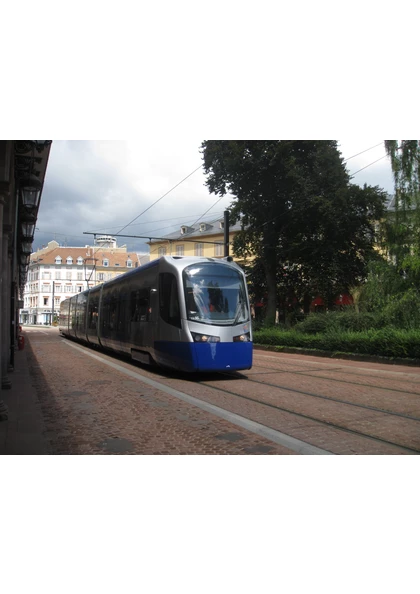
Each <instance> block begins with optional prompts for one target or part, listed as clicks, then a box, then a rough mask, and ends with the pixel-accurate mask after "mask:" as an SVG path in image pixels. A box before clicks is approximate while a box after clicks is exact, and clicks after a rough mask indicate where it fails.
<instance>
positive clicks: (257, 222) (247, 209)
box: [201, 140, 385, 324]
mask: <svg viewBox="0 0 420 594" xmlns="http://www.w3.org/2000/svg"><path fill="white" fill-rule="evenodd" d="M201 148H202V154H203V161H204V170H205V173H206V174H207V175H208V177H207V181H206V185H207V187H208V188H209V190H210V192H211V193H214V194H217V195H220V196H223V195H225V194H226V193H228V192H229V193H231V194H232V196H233V198H234V200H233V202H232V204H231V207H230V212H231V216H232V220H237V219H239V218H241V222H242V232H241V233H239V234H238V235H237V237H236V238H235V242H234V252H235V254H237V255H238V256H240V257H246V256H250V255H254V256H255V258H256V265H257V264H258V265H259V266H262V267H263V270H264V274H265V288H266V291H267V296H268V300H267V310H266V319H267V322H268V323H269V324H272V323H274V320H275V311H276V300H277V287H278V285H279V282H280V283H281V282H283V285H284V287H283V288H284V290H288V291H290V289H294V290H295V291H296V290H298V291H300V292H301V293H302V294H304V293H306V294H307V293H308V292H309V291H313V290H317V291H319V292H322V293H323V294H324V295H325V296H327V297H330V296H331V295H332V294H333V292H334V291H335V290H336V289H337V287H339V289H338V290H342V288H343V285H349V284H352V285H353V284H355V281H356V279H358V278H359V277H362V276H363V274H364V269H365V265H366V258H367V253H368V252H369V251H370V250H371V249H372V241H373V223H374V219H375V218H377V217H379V216H381V213H382V211H383V203H384V199H385V193H384V192H381V191H380V190H379V189H378V188H370V187H369V188H368V187H365V188H363V189H362V188H358V186H352V185H350V183H349V175H348V173H347V171H346V168H345V166H344V164H343V160H342V158H341V155H340V153H339V151H338V149H337V142H336V141H334V140H209V141H204V142H203V143H202V146H201ZM288 282H293V284H294V286H293V287H291V286H290V284H289V285H288Z"/></svg>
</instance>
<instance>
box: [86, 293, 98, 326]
mask: <svg viewBox="0 0 420 594" xmlns="http://www.w3.org/2000/svg"><path fill="white" fill-rule="evenodd" d="M98 305H99V297H94V298H91V299H90V300H89V311H88V316H89V317H88V328H89V329H90V330H96V326H97V325H98Z"/></svg>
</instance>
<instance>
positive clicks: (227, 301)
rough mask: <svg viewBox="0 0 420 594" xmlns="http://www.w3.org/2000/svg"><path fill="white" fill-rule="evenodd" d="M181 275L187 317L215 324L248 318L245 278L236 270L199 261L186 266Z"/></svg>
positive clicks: (240, 321) (230, 323)
mask: <svg viewBox="0 0 420 594" xmlns="http://www.w3.org/2000/svg"><path fill="white" fill-rule="evenodd" d="M183 279H184V291H185V301H186V307H187V317H188V319H189V320H191V321H194V322H204V323H205V324H214V325H218V326H221V325H222V326H223V325H225V326H234V325H235V324H242V323H243V322H247V321H249V308H248V304H247V298H246V290H245V284H244V278H243V276H242V275H241V274H240V273H239V271H237V270H235V269H234V268H231V267H230V266H223V265H220V264H213V263H211V262H208V263H207V262H203V263H201V262H200V263H198V264H193V265H191V266H188V267H187V268H186V269H185V270H184V272H183Z"/></svg>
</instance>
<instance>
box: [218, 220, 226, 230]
mask: <svg viewBox="0 0 420 594" xmlns="http://www.w3.org/2000/svg"><path fill="white" fill-rule="evenodd" d="M219 226H220V229H224V228H225V222H224V221H220V223H219Z"/></svg>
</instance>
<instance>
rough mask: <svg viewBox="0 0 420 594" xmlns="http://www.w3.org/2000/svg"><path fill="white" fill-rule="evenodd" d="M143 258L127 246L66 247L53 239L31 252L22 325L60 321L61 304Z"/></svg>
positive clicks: (128, 268)
mask: <svg viewBox="0 0 420 594" xmlns="http://www.w3.org/2000/svg"><path fill="white" fill-rule="evenodd" d="M139 265H140V261H139V258H138V256H137V254H136V253H134V252H130V253H128V252H127V247H126V246H122V247H117V244H116V241H115V239H113V241H109V238H107V241H105V240H104V241H101V240H100V239H99V238H98V240H97V243H96V245H94V246H85V247H63V246H60V245H59V244H58V243H57V242H56V241H50V242H49V243H48V245H47V246H46V247H45V248H42V249H40V250H38V251H37V252H34V253H33V254H32V255H31V258H30V263H29V270H28V275H27V282H26V284H25V289H24V293H23V308H22V309H21V310H20V323H21V324H31V325H32V324H35V325H49V324H52V323H54V322H56V321H57V320H58V315H59V312H60V304H61V302H62V301H63V300H64V299H68V298H69V297H72V296H73V295H76V294H77V293H81V292H82V291H85V290H86V289H90V288H92V287H94V286H96V285H99V284H102V283H104V282H106V281H109V280H112V279H113V278H115V277H116V276H119V275H120V274H123V273H124V272H127V271H129V270H131V269H132V268H137V267H138V266H139Z"/></svg>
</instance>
